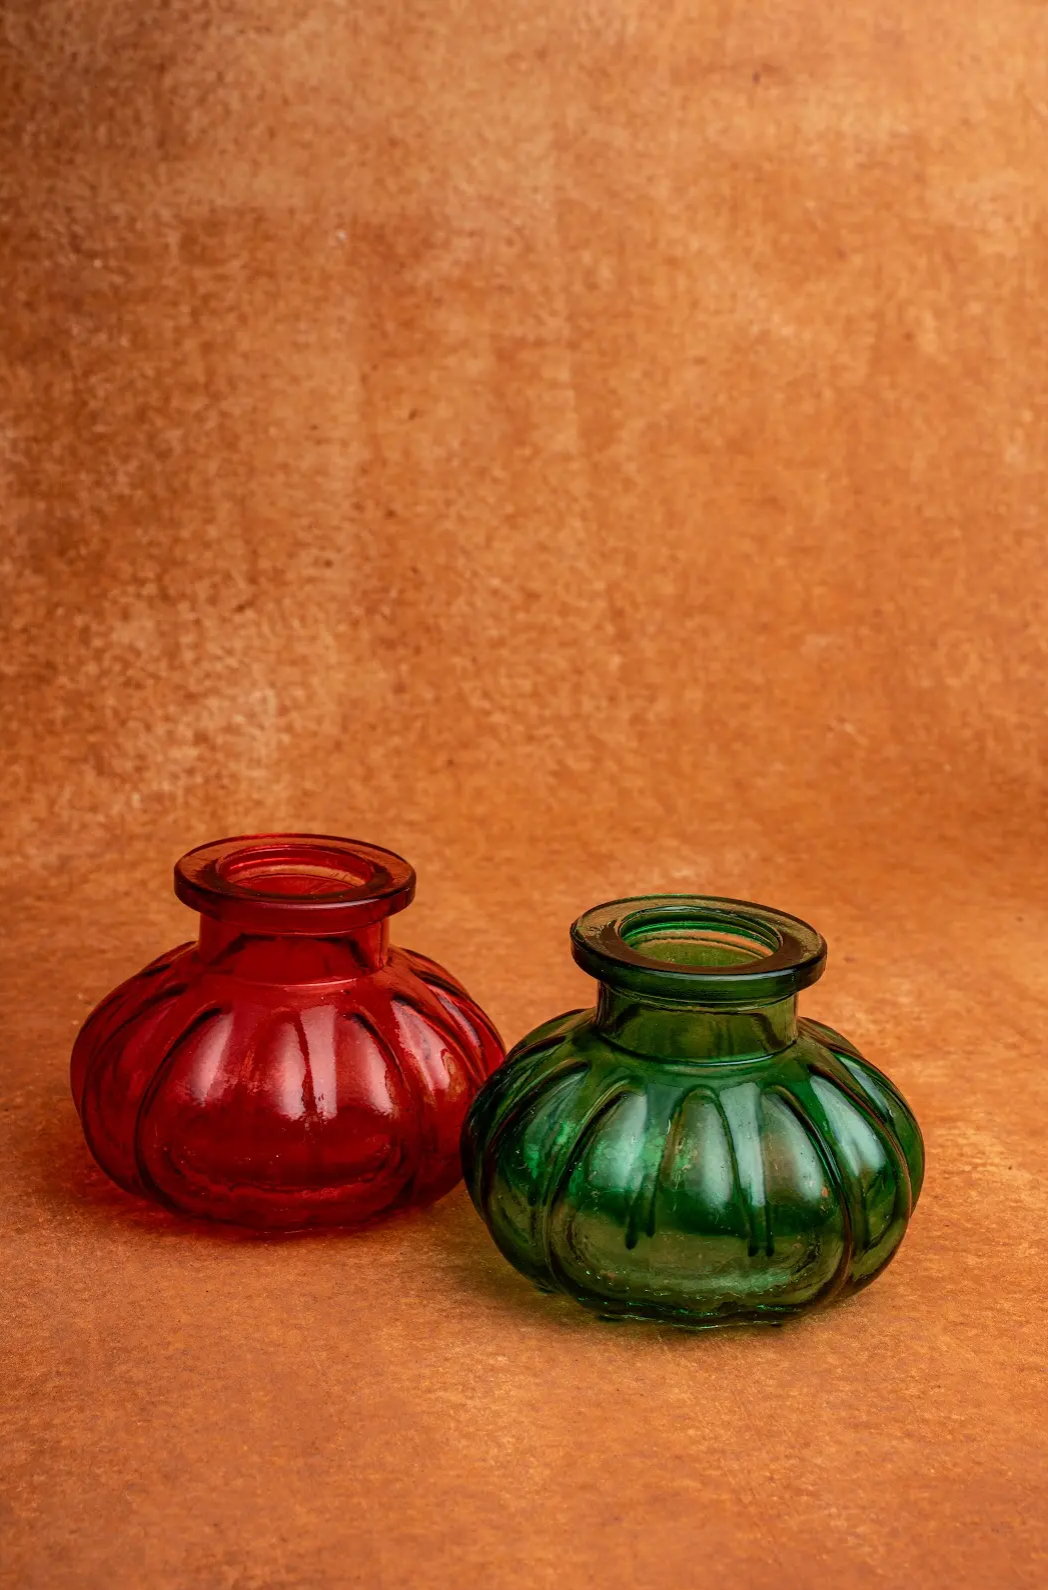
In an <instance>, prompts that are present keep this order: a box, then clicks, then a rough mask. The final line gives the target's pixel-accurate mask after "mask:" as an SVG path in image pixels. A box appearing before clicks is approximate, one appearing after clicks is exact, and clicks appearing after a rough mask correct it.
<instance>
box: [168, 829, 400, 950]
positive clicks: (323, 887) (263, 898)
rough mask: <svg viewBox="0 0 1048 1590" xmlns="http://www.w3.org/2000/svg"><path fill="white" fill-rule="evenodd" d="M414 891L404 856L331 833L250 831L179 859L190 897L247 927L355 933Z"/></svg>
mask: <svg viewBox="0 0 1048 1590" xmlns="http://www.w3.org/2000/svg"><path fill="white" fill-rule="evenodd" d="M414 892H415V873H414V870H413V869H412V868H411V867H410V866H409V864H408V863H407V862H406V861H405V860H404V858H403V856H398V855H396V854H395V853H394V852H393V851H391V850H383V849H382V848H381V847H380V846H378V845H369V844H366V843H364V842H363V841H362V840H358V839H342V838H340V837H338V836H336V835H333V834H245V835H242V836H240V837H238V838H234V839H218V840H215V841H213V842H212V843H211V844H207V845H199V846H198V847H197V849H196V850H190V851H187V853H186V854H185V855H184V856H182V857H181V858H180V860H179V861H177V862H176V863H175V893H176V895H177V896H178V898H179V899H180V900H182V901H183V902H184V904H186V905H189V906H192V908H193V909H194V910H195V911H199V912H201V914H202V915H204V916H208V917H212V918H214V919H216V920H217V921H220V922H226V923H229V924H231V925H234V926H236V927H239V928H242V929H244V930H245V931H247V932H256V933H307V934H324V935H327V934H332V933H345V932H351V931H352V930H353V929H355V928H364V927H367V926H368V925H369V924H371V923H373V922H380V921H382V919H383V918H384V917H388V916H392V914H393V913H394V912H395V911H402V910H403V909H404V907H405V906H406V905H410V903H411V900H412V897H413V895H414Z"/></svg>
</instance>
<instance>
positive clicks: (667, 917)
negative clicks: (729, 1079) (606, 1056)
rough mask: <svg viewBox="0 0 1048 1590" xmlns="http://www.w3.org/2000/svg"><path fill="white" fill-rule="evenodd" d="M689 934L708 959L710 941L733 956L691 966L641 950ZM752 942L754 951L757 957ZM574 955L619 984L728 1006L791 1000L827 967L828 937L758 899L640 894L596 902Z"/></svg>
mask: <svg viewBox="0 0 1048 1590" xmlns="http://www.w3.org/2000/svg"><path fill="white" fill-rule="evenodd" d="M689 933H690V934H692V935H693V937H692V939H691V940H690V942H688V943H687V945H686V948H687V951H688V952H689V953H694V952H695V950H696V948H697V949H698V952H699V954H700V956H701V951H702V945H703V943H708V944H710V945H716V946H717V947H718V951H719V952H720V953H722V954H726V955H729V956H734V957H735V959H734V961H733V962H731V963H729V964H715V963H714V962H711V961H709V960H703V959H701V958H700V959H699V960H698V961H697V962H694V963H689V961H688V960H687V959H680V958H677V959H674V958H672V957H667V956H665V955H663V956H661V957H660V956H657V955H650V954H645V953H644V951H643V949H641V948H638V947H637V943H638V942H639V943H640V944H643V943H644V942H645V941H646V940H652V939H654V940H658V939H659V937H660V934H661V938H662V940H663V941H665V940H667V939H672V938H673V937H674V936H675V935H676V936H678V937H679V938H680V939H681V940H682V943H683V942H684V941H686V940H687V938H688V934H689ZM631 938H632V939H633V940H635V941H637V942H631ZM740 941H741V943H740ZM747 944H748V945H752V947H753V950H754V953H753V955H752V956H750V957H747V956H746V955H745V948H744V947H743V946H745V945H747ZM724 945H727V946H730V947H729V948H728V949H722V948H721V946H724ZM571 952H572V955H573V957H574V959H575V960H576V962H577V963H578V965H579V966H581V967H582V969H583V971H585V972H588V973H589V975H590V976H591V977H596V978H597V979H598V980H599V981H600V982H602V983H607V984H609V985H610V986H611V987H613V988H619V989H624V990H626V991H629V992H633V993H637V994H646V995H648V996H650V997H652V998H656V999H664V1000H667V1001H669V1002H671V1003H683V1004H698V1005H711V1006H719V1007H722V1008H723V1007H725V1006H739V1007H742V1006H750V1005H768V1004H773V1003H775V1002H776V1001H778V1000H781V999H788V998H789V997H790V996H791V995H793V994H796V993H797V992H798V991H799V990H800V989H802V988H807V987H808V986H809V984H811V983H814V982H815V981H816V980H817V979H818V978H819V977H821V976H822V974H823V971H824V970H825V966H826V941H825V939H824V938H823V937H822V935H821V933H818V932H816V930H815V929H814V928H813V927H812V926H811V925H810V924H809V923H807V922H803V921H802V920H801V919H800V917H796V916H791V915H790V914H789V912H786V911H778V910H773V909H772V908H771V907H769V906H764V905H758V904H756V902H754V901H752V900H734V899H730V898H728V897H727V896H722V895H705V894H648V895H633V896H630V897H629V898H626V899H622V900H609V901H607V902H606V903H605V904H604V905H597V906H593V907H592V908H591V909H590V910H588V911H584V912H583V914H582V915H581V916H580V917H579V918H578V919H577V920H576V921H575V922H573V923H572V926H571ZM739 955H742V957H743V958H742V959H739V958H738V956H739Z"/></svg>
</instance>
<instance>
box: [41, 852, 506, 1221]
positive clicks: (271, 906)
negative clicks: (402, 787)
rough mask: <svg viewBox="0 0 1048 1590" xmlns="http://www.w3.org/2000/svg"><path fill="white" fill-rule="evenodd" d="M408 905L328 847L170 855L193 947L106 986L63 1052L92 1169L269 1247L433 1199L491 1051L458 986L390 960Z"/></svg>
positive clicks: (391, 868)
mask: <svg viewBox="0 0 1048 1590" xmlns="http://www.w3.org/2000/svg"><path fill="white" fill-rule="evenodd" d="M414 889H415V874H414V872H413V870H412V868H411V867H410V866H409V865H408V863H407V862H406V861H405V860H403V858H402V857H400V856H397V855H394V854H393V853H392V852H391V851H388V850H382V849H380V848H379V847H378V846H376V845H367V844H362V843H360V842H358V841H356V840H349V839H339V838H335V837H331V836H328V835H315V834H264V835H253V836H246V837H243V838H238V839H224V840H219V841H217V842H216V843H214V844H208V845H202V846H200V847H199V848H198V849H196V850H191V851H189V852H188V854H187V855H185V856H183V857H182V858H181V860H180V861H179V862H178V863H177V864H176V866H175V893H176V894H177V895H178V897H179V899H180V900H182V901H184V903H185V904H187V905H189V906H192V907H193V909H194V910H196V911H199V912H200V913H201V920H200V933H199V938H198V940H197V942H196V943H195V944H183V945H180V946H179V947H178V948H177V949H174V950H170V951H169V952H168V953H167V954H166V955H161V956H160V957H159V958H158V959H157V960H155V961H153V962H152V963H151V964H150V965H149V966H147V967H145V969H144V970H143V971H141V972H139V973H138V974H137V976H135V977H132V978H130V979H129V980H128V981H127V982H125V983H121V985H120V986H119V988H117V989H115V990H114V991H113V993H112V994H110V995H109V997H108V998H107V999H104V1000H103V1001H102V1003H101V1004H100V1005H98V1006H97V1008H96V1009H95V1010H94V1011H93V1012H92V1013H91V1015H90V1016H89V1017H88V1019H87V1021H86V1022H85V1024H84V1026H83V1028H82V1029H81V1031H80V1034H79V1036H78V1037H77V1040H76V1044H75V1046H74V1049H73V1055H72V1064H71V1080H72V1089H73V1098H74V1100H75V1102H76V1106H77V1109H78V1111H79V1113H80V1119H81V1123H82V1125H83V1128H84V1136H85V1137H86V1139H87V1142H88V1146H89V1147H90V1149H91V1152H92V1153H93V1154H94V1156H95V1158H96V1159H97V1161H98V1163H99V1164H100V1165H101V1167H102V1169H103V1170H104V1171H106V1173H107V1174H108V1175H109V1176H111V1177H112V1178H113V1180H114V1181H116V1182H118V1183H119V1184H120V1186H121V1187H125V1188H126V1189H127V1190H128V1191H129V1192H135V1193H140V1194H143V1195H144V1196H145V1197H148V1198H153V1199H155V1200H156V1201H157V1202H159V1203H161V1204H164V1205H166V1206H167V1207H168V1208H170V1209H173V1210H176V1211H178V1212H180V1213H182V1214H187V1215H197V1216H201V1215H202V1216H207V1217H209V1218H211V1219H215V1220H226V1221H233V1222H236V1223H238V1224H242V1225H247V1226H255V1227H261V1228H267V1229H294V1228H300V1227H307V1226H318V1225H360V1224H363V1223H366V1222H369V1221H372V1220H375V1219H377V1218H378V1217H379V1216H381V1215H384V1214H386V1213H387V1212H389V1211H390V1210H392V1209H394V1208H397V1207H402V1206H404V1205H406V1204H414V1203H422V1202H429V1201H431V1200H432V1199H434V1198H439V1197H441V1196H442V1194H444V1193H446V1192H448V1191H449V1190H450V1188H452V1187H453V1186H454V1185H455V1183H456V1182H457V1181H458V1179H459V1177H460V1175H461V1166H460V1161H459V1136H460V1132H461V1128H462V1123H463V1120H464V1117H465V1115H466V1112H467V1110H468V1108H469V1105H470V1102H471V1101H472V1099H473V1097H474V1095H475V1093H476V1092H477V1089H478V1088H479V1087H480V1085H481V1083H482V1082H483V1081H484V1079H485V1078H486V1077H487V1076H488V1075H489V1074H490V1073H491V1072H492V1071H494V1070H495V1068H496V1067H497V1066H498V1065H499V1064H500V1063H501V1062H502V1060H503V1058H504V1050H503V1047H502V1043H501V1041H500V1039H499V1037H498V1034H497V1033H496V1031H495V1029H494V1027H493V1026H492V1024H491V1022H490V1021H489V1020H488V1018H487V1017H486V1016H485V1015H484V1013H483V1011H481V1010H480V1008H479V1007H478V1006H477V1005H476V1004H475V1003H474V1002H473V1000H471V999H470V997H469V995H468V994H467V993H466V991H465V989H464V988H463V987H462V985H461V984H460V983H459V982H457V981H456V979H455V978H453V977H452V976H450V974H449V973H448V972H446V971H444V970H443V968H442V967H440V966H438V965H437V964H436V963H435V962H433V961H430V960H428V959H427V958H426V957H425V956H423V955H417V954H415V953H414V952H413V951H411V950H402V949H397V948H395V947H393V946H391V945H390V944H389V933H388V918H389V917H390V916H391V915H392V914H393V913H394V912H396V911H401V910H403V909H404V907H405V906H407V905H409V904H410V902H411V899H412V897H413V894H414Z"/></svg>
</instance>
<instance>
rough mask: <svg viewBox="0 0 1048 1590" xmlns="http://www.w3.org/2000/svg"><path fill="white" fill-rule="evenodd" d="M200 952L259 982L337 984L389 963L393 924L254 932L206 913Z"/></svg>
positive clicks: (218, 966)
mask: <svg viewBox="0 0 1048 1590" xmlns="http://www.w3.org/2000/svg"><path fill="white" fill-rule="evenodd" d="M197 955H198V956H199V957H200V959H201V960H202V961H203V962H204V964H205V965H206V966H207V967H208V969H209V970H210V971H212V972H217V973H222V974H225V975H226V976H229V977H239V978H243V979H244V980H246V981H248V982H253V983H285V984H293V983H333V982H348V981H350V980H351V979H353V978H355V977H367V976H369V975H370V974H371V973H372V972H377V971H378V970H379V969H380V968H381V967H382V966H384V965H385V963H386V959H387V957H388V955H389V924H388V922H387V921H386V919H385V918H383V920H382V921H381V922H372V923H369V924H368V926H366V927H361V928H355V929H354V930H353V931H352V932H351V933H332V934H330V935H329V936H327V937H321V936H319V935H314V934H308V933H274V934H263V933H249V932H246V931H245V930H244V929H243V928H239V927H235V926H232V925H230V924H228V923H225V922H219V921H216V920H215V919H214V918H213V917H209V916H201V918H200V934H199V937H198V939H197Z"/></svg>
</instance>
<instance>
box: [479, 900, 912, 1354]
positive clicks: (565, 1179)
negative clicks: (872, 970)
mask: <svg viewBox="0 0 1048 1590" xmlns="http://www.w3.org/2000/svg"><path fill="white" fill-rule="evenodd" d="M571 940H572V953H573V955H574V957H575V960H576V961H577V962H578V964H579V965H580V966H581V967H582V968H583V969H584V970H585V971H587V972H589V973H590V974H591V975H592V976H594V977H595V978H597V980H598V982H599V985H600V991H599V996H598V1000H597V1005H596V1008H595V1009H592V1010H584V1011H571V1012H569V1013H568V1014H566V1015H563V1016H559V1017H557V1019H556V1020H554V1021H550V1022H547V1023H545V1025H543V1026H541V1027H539V1028H537V1029H536V1031H535V1032H533V1033H532V1034H531V1035H530V1036H529V1037H527V1038H525V1039H524V1040H523V1041H522V1042H521V1043H520V1044H518V1045H517V1047H516V1048H515V1049H514V1050H513V1051H512V1052H511V1054H510V1056H509V1058H508V1060H507V1061H506V1063H505V1065H504V1066H502V1067H501V1069H500V1070H499V1071H498V1072H497V1073H496V1074H495V1075H494V1076H493V1077H492V1078H491V1079H490V1080H489V1081H488V1082H487V1083H486V1084H485V1086H484V1087H483V1088H482V1090H481V1092H480V1093H479V1095H478V1097H477V1098H476V1100H475V1101H474V1104H473V1106H472V1109H471V1111H470V1114H469V1117H468V1119H467V1122H466V1127H465V1130H464V1133H463V1165H464V1168H465V1174H466V1184H467V1186H468V1188H469V1192H470V1196H471V1197H472V1199H473V1202H474V1204H475V1206H476V1208H477V1210H478V1211H479V1213H480V1215H481V1216H482V1218H483V1219H484V1221H485V1222H486V1224H487V1225H488V1227H489V1229H490V1231H491V1234H492V1236H493V1237H494V1239H495V1241H496V1243H497V1244H498V1246H499V1248H500V1249H501V1251H502V1252H503V1254H504V1255H505V1256H506V1258H507V1259H509V1261H510V1263H511V1264H513V1265H515V1266H516V1268H517V1269H518V1270H520V1271H521V1272H522V1273H523V1274H524V1275H526V1276H528V1277H529V1278H530V1279H531V1280H532V1281H534V1282H535V1283H536V1284H537V1285H538V1286H540V1287H541V1288H543V1289H545V1290H550V1291H560V1292H566V1293H567V1294H568V1295H569V1296H570V1297H573V1298H574V1299H575V1300H576V1301H577V1302H579V1303H581V1304H582V1305H583V1306H584V1307H586V1308H589V1309H592V1310H594V1311H596V1312H597V1313H598V1314H601V1315H604V1316H611V1317H624V1316H625V1317H633V1318H637V1319H649V1320H663V1321H667V1322H671V1323H675V1324H681V1325H692V1326H702V1325H722V1324H726V1323H729V1322H732V1321H739V1320H751V1321H761V1322H766V1323H773V1324H774V1323H781V1322H782V1321H783V1320H785V1319H787V1318H788V1317H789V1316H791V1315H794V1314H797V1313H800V1312H802V1311H804V1310H807V1309H811V1308H813V1307H816V1306H818V1305H820V1304H824V1303H827V1302H829V1301H830V1300H831V1299H834V1298H838V1297H841V1296H843V1295H845V1294H846V1293H849V1292H853V1291H855V1290H856V1289H858V1288H859V1287H862V1286H865V1285H867V1284H868V1283H869V1282H870V1281H872V1280H873V1279H874V1277H875V1276H877V1275H878V1274H879V1273H880V1272H881V1270H883V1269H884V1267H885V1265H886V1264H887V1263H888V1262H889V1260H890V1259H891V1258H892V1256H893V1254H894V1253H895V1252H896V1250H897V1248H898V1246H899V1243H900V1242H901V1241H902V1238H903V1234H904V1232H905V1230H906V1225H907V1222H908V1221H909V1218H910V1215H911V1212H912V1210H913V1207H914V1204H915V1203H916V1201H917V1197H918V1194H919V1192H920V1187H921V1180H922V1177H923V1171H924V1150H923V1143H922V1139H921V1133H920V1129H919V1128H918V1126H917V1122H916V1121H915V1119H914V1117H913V1115H912V1113H911V1111H910V1109H909V1107H908V1106H907V1104H906V1102H905V1100H904V1099H903V1098H902V1096H901V1094H900V1093H899V1092H898V1090H897V1089H896V1088H895V1087H894V1086H893V1085H892V1083H891V1082H889V1080H888V1078H887V1077H885V1076H884V1075H883V1073H881V1072H880V1071H878V1070H877V1068H876V1067H875V1066H872V1065H871V1064H870V1063H869V1061H867V1060H864V1059H863V1057H862V1056H861V1055H860V1054H859V1052H858V1050H857V1049H855V1047H854V1045H852V1044H851V1043H849V1042H848V1040H847V1039H846V1038H843V1037H841V1035H840V1034H839V1033H837V1032H834V1031H833V1030H832V1029H831V1028H829V1027H825V1026H823V1025H822V1024H821V1023H820V1022H815V1021H810V1020H806V1019H802V1020H798V1017H797V994H798V992H799V991H800V990H801V989H802V988H805V987H807V985H808V984H810V983H813V982H814V981H815V980H816V978H818V977H819V976H821V974H822V971H823V969H824V966H825V960H826V945H825V943H824V941H823V939H822V938H821V937H820V935H819V934H818V933H816V932H815V930H814V929H813V928H811V927H809V926H808V925H807V923H805V922H801V921H799V920H798V919H797V918H796V917H792V916H788V915H786V914H785V913H784V912H781V911H772V910H768V909H767V908H765V907H763V906H759V905H753V904H751V903H749V902H747V901H737V900H726V899H717V898H711V897H705V896H696V895H660V896H646V897H642V898H637V899H630V900H616V901H613V902H612V903H611V904H608V905H602V906H597V907H596V908H595V909H593V910H591V911H588V912H586V913H585V915H583V916H582V917H580V918H579V919H578V921H577V922H576V923H575V924H574V925H573V927H572V930H571Z"/></svg>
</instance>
